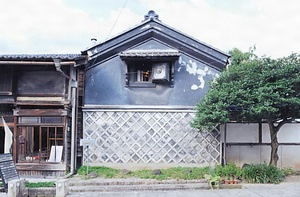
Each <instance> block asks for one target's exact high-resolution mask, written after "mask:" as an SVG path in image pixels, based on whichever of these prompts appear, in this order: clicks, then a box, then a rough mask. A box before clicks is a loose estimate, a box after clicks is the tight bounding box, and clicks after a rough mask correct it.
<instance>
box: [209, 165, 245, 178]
mask: <svg viewBox="0 0 300 197" xmlns="http://www.w3.org/2000/svg"><path fill="white" fill-rule="evenodd" d="M214 174H216V175H219V176H221V177H225V178H226V179H231V178H233V177H240V174H241V169H240V168H239V167H237V166H236V165H235V164H233V163H228V164H227V165H225V166H221V165H217V166H216V167H215V169H214Z"/></svg>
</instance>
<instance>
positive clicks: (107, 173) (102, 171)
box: [77, 166, 120, 178]
mask: <svg viewBox="0 0 300 197" xmlns="http://www.w3.org/2000/svg"><path fill="white" fill-rule="evenodd" d="M91 172H95V173H97V176H98V177H103V178H115V177H117V176H118V175H119V172H120V170H117V169H113V168H109V167H104V166H90V167H89V173H91ZM77 173H78V174H79V175H83V176H85V175H86V166H81V167H80V168H79V169H78V170H77Z"/></svg>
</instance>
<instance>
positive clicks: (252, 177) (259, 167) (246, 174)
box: [242, 163, 284, 183]
mask: <svg viewBox="0 0 300 197" xmlns="http://www.w3.org/2000/svg"><path fill="white" fill-rule="evenodd" d="M242 178H243V179H244V180H245V181H247V182H249V183H280V182H281V181H282V180H283V178H284V174H283V172H282V171H281V170H279V169H278V168H277V167H275V166H273V165H268V164H266V163H264V164H251V165H249V166H247V167H245V168H243V170H242Z"/></svg>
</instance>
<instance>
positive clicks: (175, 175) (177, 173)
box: [77, 166, 209, 180]
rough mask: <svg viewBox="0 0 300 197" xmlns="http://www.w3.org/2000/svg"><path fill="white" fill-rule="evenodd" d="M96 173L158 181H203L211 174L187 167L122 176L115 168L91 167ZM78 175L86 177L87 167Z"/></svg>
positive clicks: (111, 176)
mask: <svg viewBox="0 0 300 197" xmlns="http://www.w3.org/2000/svg"><path fill="white" fill-rule="evenodd" d="M91 172H96V173H97V175H98V176H99V177H104V178H128V177H135V178H143V179H157V180H166V179H184V180H192V179H202V178H204V175H205V174H208V173H209V168H208V167H205V168H196V167H194V168H187V167H175V168H168V169H161V172H162V173H161V174H160V175H154V174H153V173H152V170H136V171H132V172H131V173H129V174H120V170H116V169H113V168H108V167H103V166H93V167H89V173H91ZM77 173H78V174H79V175H82V176H84V177H85V176H86V166H82V167H80V168H79V169H78V171H77Z"/></svg>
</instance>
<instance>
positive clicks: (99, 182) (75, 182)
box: [69, 178, 207, 186]
mask: <svg viewBox="0 0 300 197" xmlns="http://www.w3.org/2000/svg"><path fill="white" fill-rule="evenodd" d="M196 183H207V180H205V179H199V180H175V179H172V180H162V181H159V180H153V179H97V178H96V179H89V180H82V179H71V180H70V181H69V185H70V186H107V185H112V186H114V185H154V184H156V185H159V184H165V185H168V184H196Z"/></svg>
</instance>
